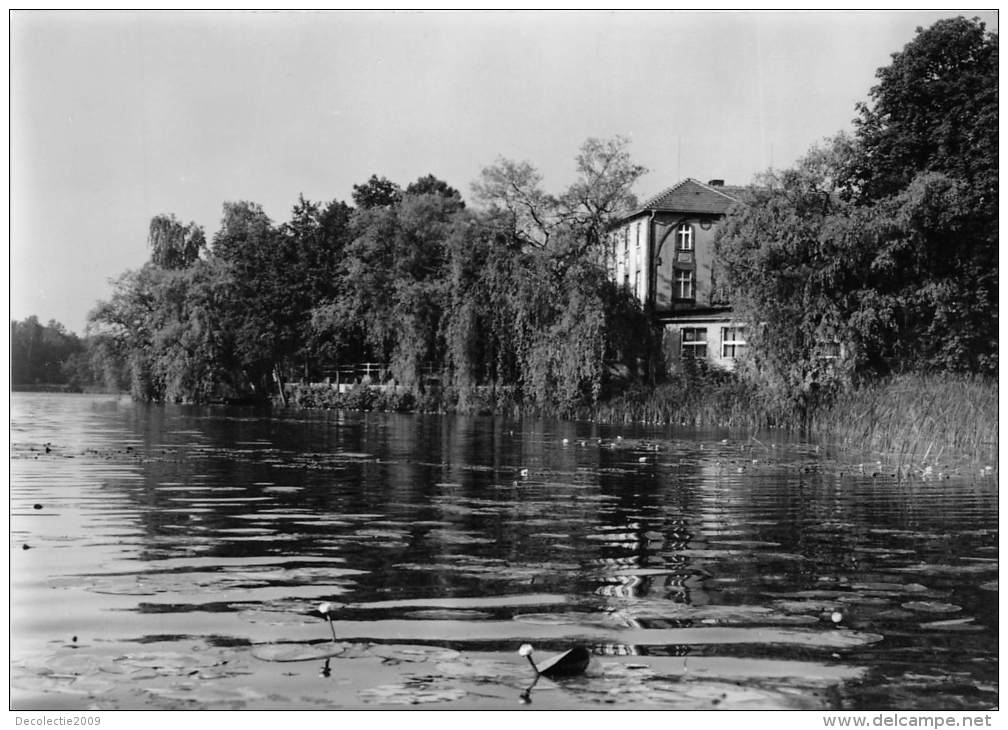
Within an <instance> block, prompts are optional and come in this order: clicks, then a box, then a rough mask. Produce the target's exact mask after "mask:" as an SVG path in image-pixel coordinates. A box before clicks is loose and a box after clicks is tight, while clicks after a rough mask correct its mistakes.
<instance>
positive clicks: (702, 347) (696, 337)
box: [680, 327, 707, 357]
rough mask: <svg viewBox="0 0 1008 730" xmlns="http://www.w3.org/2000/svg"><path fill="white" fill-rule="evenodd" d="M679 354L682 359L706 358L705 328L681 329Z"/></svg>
mask: <svg viewBox="0 0 1008 730" xmlns="http://www.w3.org/2000/svg"><path fill="white" fill-rule="evenodd" d="M680 352H681V353H682V356H683V357H707V328H705V327H683V329H682V348H681V350H680Z"/></svg>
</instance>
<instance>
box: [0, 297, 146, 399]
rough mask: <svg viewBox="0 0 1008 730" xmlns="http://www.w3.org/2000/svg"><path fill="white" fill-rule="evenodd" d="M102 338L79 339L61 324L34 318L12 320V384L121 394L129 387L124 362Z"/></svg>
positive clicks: (33, 387)
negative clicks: (120, 392)
mask: <svg viewBox="0 0 1008 730" xmlns="http://www.w3.org/2000/svg"><path fill="white" fill-rule="evenodd" d="M102 339H103V338H102V337H100V336H95V337H84V338H80V337H78V336H77V335H75V334H74V333H73V332H69V331H68V330H67V329H66V327H64V326H63V325H62V324H60V323H59V322H56V321H55V320H50V321H49V323H48V324H42V323H41V322H39V320H38V318H37V317H35V316H34V315H32V316H30V317H28V318H26V319H25V320H23V321H20V322H18V321H13V320H12V321H11V339H10V341H11V385H12V386H13V387H14V389H15V390H64V391H81V390H85V389H99V390H110V391H118V390H121V389H123V388H124V386H126V385H127V383H128V381H127V380H126V379H125V377H124V375H125V373H124V371H123V368H122V363H121V362H120V361H119V359H118V358H117V357H115V356H114V355H113V356H110V352H109V350H108V349H107V348H106V347H104V346H103V345H104V343H103V342H102Z"/></svg>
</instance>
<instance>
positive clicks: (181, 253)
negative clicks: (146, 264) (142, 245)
mask: <svg viewBox="0 0 1008 730" xmlns="http://www.w3.org/2000/svg"><path fill="white" fill-rule="evenodd" d="M147 243H148V245H149V246H150V249H151V261H152V262H153V263H154V264H156V265H157V266H161V267H163V268H166V269H184V268H185V267H187V266H190V265H192V263H193V262H194V261H196V259H198V258H199V255H200V251H202V250H203V249H204V248H205V246H206V237H205V236H204V234H203V229H202V228H200V227H199V226H197V225H196V224H195V223H190V224H189V225H188V226H184V225H182V223H180V222H179V221H178V220H176V219H175V216H174V215H156V216H154V217H153V218H151V222H150V229H149V232H148V234H147Z"/></svg>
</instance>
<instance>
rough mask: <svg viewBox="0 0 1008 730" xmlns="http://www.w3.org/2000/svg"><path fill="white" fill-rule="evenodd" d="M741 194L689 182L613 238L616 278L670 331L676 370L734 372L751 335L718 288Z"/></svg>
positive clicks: (666, 340)
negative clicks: (721, 253) (689, 363)
mask: <svg viewBox="0 0 1008 730" xmlns="http://www.w3.org/2000/svg"><path fill="white" fill-rule="evenodd" d="M740 191H741V188H739V187H735V186H729V185H725V184H724V180H711V181H710V182H708V183H707V184H706V185H705V184H704V183H702V182H700V181H698V180H693V179H691V178H687V179H686V180H683V181H682V182H680V183H679V184H677V185H674V186H673V187H671V188H668V189H667V190H665V191H663V192H661V193H659V194H658V195H656V196H654V197H653V198H651V199H649V200H647V201H646V202H645V203H644V204H643V205H641V206H640V207H638V208H636V209H635V210H632V211H630V212H628V213H626V214H624V215H623V216H622V217H621V218H619V219H618V220H617V221H616V223H615V224H614V225H613V227H612V228H611V230H610V243H611V246H612V248H611V252H610V253H611V259H610V271H611V275H612V276H613V278H614V279H615V280H616V281H617V282H618V283H622V284H623V285H624V286H625V287H627V288H628V289H629V290H630V291H631V292H633V293H634V294H635V295H636V296H637V298H638V299H640V301H641V302H642V303H643V305H644V309H645V311H646V312H648V314H649V315H650V316H651V318H652V321H653V322H654V323H655V324H656V325H658V326H661V327H663V328H664V337H663V349H664V351H665V356H666V359H667V360H668V361H669V364H670V365H673V366H674V364H675V363H676V362H677V361H681V359H683V358H690V357H693V358H705V359H707V360H708V361H710V362H711V363H712V364H714V365H717V366H720V367H725V368H732V367H734V365H735V360H736V358H738V357H739V356H740V355H741V354H742V353H743V352H744V350H745V344H746V343H745V330H744V328H743V327H742V326H740V324H739V323H738V322H736V321H734V320H733V319H732V309H731V305H730V303H729V302H728V300H727V297H726V296H725V290H724V287H723V283H719V282H718V268H717V266H716V263H715V260H714V250H713V249H714V234H715V231H716V229H717V225H718V222H719V221H720V220H721V219H722V218H723V217H724V215H725V212H726V211H727V210H728V208H729V207H730V206H731V205H732V204H733V203H735V202H737V200H738V194H739V192H740Z"/></svg>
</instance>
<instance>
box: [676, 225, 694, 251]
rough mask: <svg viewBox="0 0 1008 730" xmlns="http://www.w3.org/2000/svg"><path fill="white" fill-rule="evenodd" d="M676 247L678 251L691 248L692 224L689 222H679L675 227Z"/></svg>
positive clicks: (690, 249)
mask: <svg viewBox="0 0 1008 730" xmlns="http://www.w3.org/2000/svg"><path fill="white" fill-rule="evenodd" d="M676 248H677V249H679V250H680V251H692V250H693V226H691V225H690V224H689V223H680V224H679V227H678V228H677V229H676Z"/></svg>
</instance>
